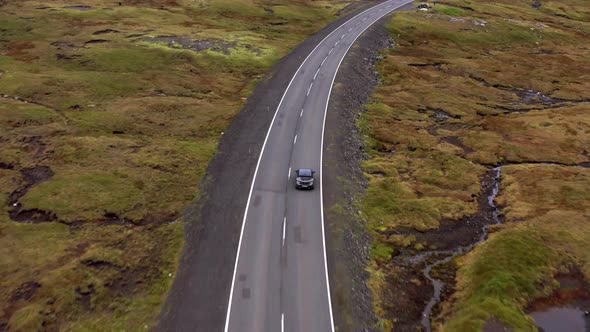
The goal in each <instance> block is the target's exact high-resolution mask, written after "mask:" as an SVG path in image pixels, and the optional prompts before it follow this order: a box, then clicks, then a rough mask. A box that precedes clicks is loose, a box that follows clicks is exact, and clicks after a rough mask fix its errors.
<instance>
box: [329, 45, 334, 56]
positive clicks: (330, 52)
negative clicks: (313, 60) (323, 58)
mask: <svg viewBox="0 0 590 332" xmlns="http://www.w3.org/2000/svg"><path fill="white" fill-rule="evenodd" d="M333 51H334V48H333V47H332V48H331V49H330V51H329V52H328V55H330V54H332V52H333Z"/></svg>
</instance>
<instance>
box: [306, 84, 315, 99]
mask: <svg viewBox="0 0 590 332" xmlns="http://www.w3.org/2000/svg"><path fill="white" fill-rule="evenodd" d="M312 87H313V82H311V84H310V85H309V89H307V94H306V96H309V92H311V88H312Z"/></svg>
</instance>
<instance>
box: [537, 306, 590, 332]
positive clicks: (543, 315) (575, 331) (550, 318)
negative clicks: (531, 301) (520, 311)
mask: <svg viewBox="0 0 590 332" xmlns="http://www.w3.org/2000/svg"><path fill="white" fill-rule="evenodd" d="M530 316H531V317H533V319H534V320H535V322H536V323H537V326H538V327H539V331H541V332H563V331H568V332H588V331H590V324H589V320H590V316H588V315H586V314H585V312H584V310H582V309H580V308H578V307H574V306H566V307H553V308H550V309H548V310H546V311H536V312H532V313H530Z"/></svg>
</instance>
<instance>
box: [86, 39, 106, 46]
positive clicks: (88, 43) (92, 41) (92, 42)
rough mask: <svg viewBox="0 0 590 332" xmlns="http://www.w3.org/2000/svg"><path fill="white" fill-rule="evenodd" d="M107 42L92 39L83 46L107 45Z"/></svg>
mask: <svg viewBox="0 0 590 332" xmlns="http://www.w3.org/2000/svg"><path fill="white" fill-rule="evenodd" d="M108 42H109V41H108V40H106V39H92V40H89V41H87V42H85V43H84V46H86V45H93V44H104V43H108Z"/></svg>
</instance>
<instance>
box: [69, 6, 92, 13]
mask: <svg viewBox="0 0 590 332" xmlns="http://www.w3.org/2000/svg"><path fill="white" fill-rule="evenodd" d="M63 8H64V9H71V10H79V11H81V12H85V11H89V10H92V7H91V6H86V5H78V6H65V7H63Z"/></svg>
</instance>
